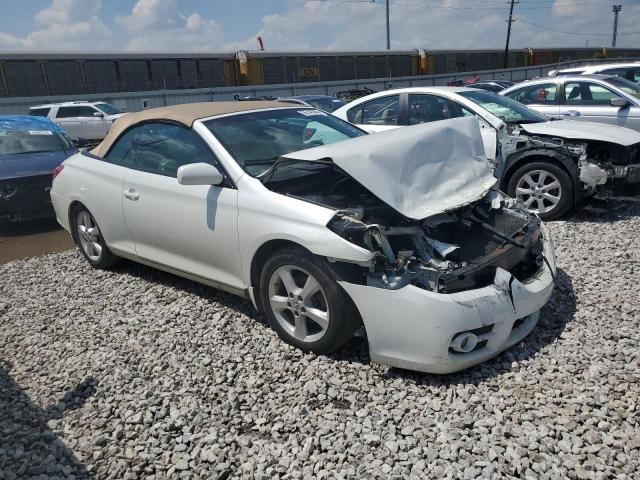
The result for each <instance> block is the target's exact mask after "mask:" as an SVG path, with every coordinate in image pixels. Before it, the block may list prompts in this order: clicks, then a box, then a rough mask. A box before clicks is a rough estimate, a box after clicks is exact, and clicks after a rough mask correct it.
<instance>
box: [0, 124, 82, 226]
mask: <svg viewBox="0 0 640 480" xmlns="http://www.w3.org/2000/svg"><path fill="white" fill-rule="evenodd" d="M76 152H77V150H76V148H75V147H74V146H73V144H72V143H71V140H69V137H68V136H67V134H66V133H65V132H64V130H62V129H61V128H60V127H58V126H57V125H56V124H55V123H53V122H51V121H49V120H47V119H46V118H41V117H32V116H22V115H7V116H2V115H0V221H7V220H8V221H10V222H18V221H23V220H35V219H41V218H48V217H53V216H55V214H54V211H53V207H52V206H51V198H50V197H49V191H50V190H51V180H52V174H53V171H54V170H55V168H56V167H57V166H59V165H60V164H61V163H62V162H63V161H64V160H65V159H66V158H67V157H69V156H71V155H73V154H74V153H76Z"/></svg>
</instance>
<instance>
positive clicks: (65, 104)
mask: <svg viewBox="0 0 640 480" xmlns="http://www.w3.org/2000/svg"><path fill="white" fill-rule="evenodd" d="M101 103H108V102H104V101H102V100H96V101H93V102H89V101H86V100H75V101H73V102H60V103H47V104H44V105H34V106H33V107H29V110H33V109H34V108H51V107H73V106H74V105H75V106H78V105H99V104H101Z"/></svg>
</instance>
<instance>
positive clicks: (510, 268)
mask: <svg viewBox="0 0 640 480" xmlns="http://www.w3.org/2000/svg"><path fill="white" fill-rule="evenodd" d="M309 128H312V129H313V130H315V131H316V132H317V131H319V130H324V131H326V132H327V134H326V135H324V137H323V138H324V139H325V140H326V141H321V140H319V139H318V138H317V137H316V139H314V135H309V132H308V129H309ZM329 133H330V134H329ZM385 135H387V136H385ZM331 142H333V143H331ZM452 146H455V148H451V147H452ZM429 149H430V151H431V152H432V154H431V155H424V156H422V157H421V161H419V162H416V161H415V158H416V155H417V154H421V153H422V154H423V153H424V152H425V151H429ZM482 149H483V144H482V139H481V136H480V131H479V128H478V124H477V121H476V120H475V118H459V119H453V120H451V121H450V122H449V123H448V124H447V125H437V126H436V125H415V126H414V127H411V128H406V129H403V130H402V131H399V132H387V133H386V134H385V133H381V134H377V135H366V134H365V132H364V131H362V130H360V129H358V128H357V127H355V126H353V125H351V124H350V123H348V122H344V121H342V120H340V119H338V118H336V117H335V116H333V115H330V114H328V113H325V112H321V111H319V110H317V109H313V108H308V107H302V106H291V105H286V104H284V103H278V102H209V103H201V104H197V103H196V104H189V105H180V106H174V107H168V108H162V109H151V110H146V111H143V112H139V113H135V114H131V115H130V116H128V117H126V118H123V119H122V120H120V121H118V122H117V123H116V124H115V126H114V128H113V129H112V130H111V131H110V132H109V135H108V136H107V138H106V139H105V141H104V142H102V143H101V144H100V145H99V146H98V147H96V148H95V149H93V150H92V151H91V152H88V151H84V152H82V153H80V154H77V155H74V156H73V157H72V158H70V159H68V160H67V161H66V162H65V164H64V167H63V169H62V171H61V172H60V173H59V174H58V175H57V176H56V178H55V180H54V183H53V189H52V191H51V198H52V201H53V203H54V206H55V210H56V214H57V218H58V221H59V222H60V224H61V225H63V226H64V228H65V229H67V230H68V231H70V232H71V233H72V235H73V238H74V240H75V241H76V243H77V244H78V245H79V246H80V250H81V252H82V254H83V255H84V256H85V258H86V259H87V261H88V262H89V263H90V264H91V265H92V266H94V267H98V268H105V267H107V266H109V265H112V264H113V263H114V262H115V261H117V257H124V258H129V259H132V260H135V261H138V262H141V263H144V264H147V265H150V266H153V267H156V268H160V269H163V270H167V271H169V272H172V273H174V274H177V275H182V276H184V277H187V278H190V279H192V280H196V281H199V282H202V283H205V284H208V285H211V286H214V287H217V288H220V289H223V290H226V291H228V292H231V293H234V294H236V295H240V296H242V297H245V298H250V299H251V300H252V301H253V302H254V305H255V306H256V308H258V309H259V310H260V311H261V312H263V313H264V314H265V315H266V317H267V318H268V319H269V320H270V322H271V325H272V326H273V328H274V330H275V331H276V332H277V333H278V334H279V335H280V336H281V338H282V339H283V340H285V341H286V342H288V343H290V344H291V345H294V346H296V347H298V348H301V349H303V350H305V351H313V352H316V353H328V352H332V351H334V350H336V349H337V348H339V347H340V346H342V345H344V344H345V342H346V341H348V340H349V339H350V338H351V336H352V335H353V333H354V331H355V330H356V329H357V328H359V327H360V326H361V325H362V324H364V327H365V329H366V331H367V338H368V339H369V351H370V357H371V359H372V361H374V362H377V363H383V364H387V365H393V366H398V367H403V368H411V369H414V370H424V371H431V372H434V373H447V372H451V371H456V370H460V369H463V368H467V367H469V366H472V365H475V364H477V363H480V362H482V361H484V360H486V359H488V358H491V357H493V356H495V355H497V354H498V353H499V352H500V351H503V350H504V349H506V348H509V347H510V346H512V345H514V344H515V343H518V342H520V340H522V339H523V338H524V337H525V336H526V335H527V334H528V333H529V332H530V331H531V330H532V329H533V328H534V327H535V325H536V323H537V321H538V318H539V315H540V309H541V308H542V307H543V306H544V304H545V303H546V302H547V301H548V300H549V297H550V296H551V294H552V291H553V285H554V283H553V276H554V274H555V257H554V251H553V245H552V243H551V240H550V238H549V235H548V232H547V230H546V229H545V227H544V225H543V224H542V223H541V222H540V220H539V219H538V218H536V217H535V216H534V215H531V214H529V213H527V212H526V211H525V210H524V209H523V208H522V207H521V206H519V205H515V204H514V202H513V201H512V200H511V199H509V198H507V197H504V196H503V195H502V194H500V193H499V192H496V191H495V190H494V185H495V183H496V179H495V178H494V177H493V174H492V169H491V166H490V164H489V163H488V162H487V160H486V158H484V156H483V155H482V153H481V152H482ZM399 172H401V173H402V174H404V175H398V173H399ZM434 172H438V173H437V174H434ZM443 217H444V218H443ZM432 218H433V219H434V220H433V221H431V219H432ZM543 258H545V259H546V261H544V260H543ZM507 289H508V291H509V292H510V294H509V295H506V294H505V291H506V290H507ZM400 311H401V312H402V315H395V317H394V316H393V312H396V313H397V312H400ZM425 311H428V312H430V314H429V318H428V319H425V316H424V312H425ZM390 318H394V321H393V322H390V321H389V319H390Z"/></svg>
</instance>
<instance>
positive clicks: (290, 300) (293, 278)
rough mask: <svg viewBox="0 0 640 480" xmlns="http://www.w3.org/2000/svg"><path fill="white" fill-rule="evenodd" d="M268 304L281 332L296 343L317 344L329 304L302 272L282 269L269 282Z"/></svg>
mask: <svg viewBox="0 0 640 480" xmlns="http://www.w3.org/2000/svg"><path fill="white" fill-rule="evenodd" d="M269 303H270V306H271V310H272V311H273V314H274V315H275V317H276V320H277V321H278V323H279V324H280V326H282V328H283V329H284V330H285V331H286V332H287V333H288V334H289V335H291V336H292V337H293V338H295V339H296V340H298V341H300V342H305V343H313V342H316V341H318V340H320V339H321V338H322V337H323V336H324V335H325V333H326V332H327V328H328V327H329V321H330V315H329V304H328V302H327V298H326V295H325V293H324V291H323V289H322V287H321V286H320V283H319V282H318V280H316V279H315V278H314V277H313V275H311V274H310V273H309V272H307V271H306V270H304V269H302V268H300V267H298V266H294V265H283V266H281V267H279V268H277V269H276V270H275V271H274V272H273V273H272V274H271V277H270V279H269Z"/></svg>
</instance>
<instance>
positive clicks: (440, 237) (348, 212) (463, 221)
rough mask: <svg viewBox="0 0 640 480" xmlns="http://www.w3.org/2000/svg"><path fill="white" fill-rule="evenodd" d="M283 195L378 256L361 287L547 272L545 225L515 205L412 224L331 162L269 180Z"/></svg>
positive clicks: (435, 284) (490, 202)
mask: <svg viewBox="0 0 640 480" xmlns="http://www.w3.org/2000/svg"><path fill="white" fill-rule="evenodd" d="M265 185H266V186H267V188H269V189H270V190H272V191H276V192H278V193H281V194H285V195H288V196H292V197H295V198H299V199H301V200H305V201H309V202H312V203H316V204H320V205H323V206H326V207H328V208H332V209H336V210H337V212H336V215H335V216H334V217H333V219H332V220H331V221H330V222H329V224H328V225H327V227H328V228H329V229H330V230H332V231H333V232H334V233H336V234H338V235H340V236H341V237H343V238H345V239H346V240H348V241H349V242H352V243H354V244H356V245H359V246H360V247H363V248H366V249H367V250H370V251H371V252H374V254H375V256H374V258H373V261H372V262H371V265H370V266H369V267H368V268H362V269H361V270H360V278H358V279H357V281H358V282H359V283H361V284H364V285H369V286H373V287H378V288H386V289H397V288H402V287H403V286H405V285H408V284H412V285H415V286H417V287H419V288H422V289H426V290H430V291H433V292H438V293H454V292H458V291H463V290H470V289H475V288H481V287H484V286H487V285H490V284H491V283H492V282H493V280H494V277H495V274H496V269H497V268H498V267H500V268H502V269H504V270H506V271H508V272H510V273H511V274H512V275H513V276H514V277H515V278H517V279H518V280H525V279H528V278H530V277H531V276H533V275H535V273H536V272H538V271H539V270H540V269H541V268H542V266H543V256H542V248H543V246H542V234H541V229H540V220H539V219H538V218H537V217H536V216H534V215H532V214H530V213H528V212H526V211H525V210H524V209H523V208H521V207H519V206H517V205H516V204H515V201H514V200H511V199H509V198H507V197H503V196H502V195H501V194H499V193H498V192H491V193H490V194H489V195H487V196H486V197H485V198H483V199H481V200H479V201H476V202H473V203H471V204H468V205H466V206H462V207H459V208H457V209H454V210H452V211H448V212H445V213H440V214H437V215H434V216H431V217H428V218H427V219H426V220H412V219H409V218H407V217H405V216H403V215H402V214H400V213H399V212H397V211H396V210H394V209H393V208H391V207H390V206H389V205H387V204H386V203H384V202H382V201H381V200H380V199H378V198H377V197H376V196H375V195H374V194H373V193H371V192H370V191H369V190H367V189H366V188H365V187H364V186H362V185H361V184H360V183H358V182H357V181H355V180H354V179H353V178H352V177H350V176H349V175H347V174H346V173H345V172H343V171H342V170H341V169H340V168H338V167H336V166H335V165H333V164H332V163H331V162H329V161H328V162H326V163H325V168H323V169H322V170H321V171H319V172H317V173H316V174H311V175H303V176H299V177H297V178H296V179H295V181H291V179H289V180H287V181H284V180H283V181H278V180H277V178H274V179H273V180H272V181H268V182H265Z"/></svg>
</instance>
